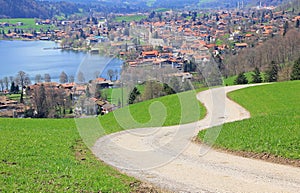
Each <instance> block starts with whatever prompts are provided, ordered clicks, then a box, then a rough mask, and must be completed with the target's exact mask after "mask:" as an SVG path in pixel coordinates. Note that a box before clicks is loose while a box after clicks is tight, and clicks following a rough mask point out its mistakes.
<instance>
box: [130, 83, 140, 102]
mask: <svg viewBox="0 0 300 193" xmlns="http://www.w3.org/2000/svg"><path fill="white" fill-rule="evenodd" d="M140 94H141V93H140V91H139V90H138V89H137V88H136V87H134V88H133V90H132V91H131V93H130V95H129V99H128V103H129V104H133V103H134V102H135V100H136V98H137V96H139V95H140Z"/></svg>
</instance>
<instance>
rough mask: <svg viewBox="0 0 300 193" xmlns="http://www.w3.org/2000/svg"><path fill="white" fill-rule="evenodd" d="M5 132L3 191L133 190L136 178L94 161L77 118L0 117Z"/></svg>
mask: <svg viewBox="0 0 300 193" xmlns="http://www.w3.org/2000/svg"><path fill="white" fill-rule="evenodd" d="M0 133H1V135H0V151H1V153H0V171H1V172H0V191H1V190H2V191H4V192H98V191H100V190H101V191H102V192H129V191H130V183H131V182H134V181H135V179H133V178H130V177H127V176H125V175H123V174H120V173H119V172H117V171H116V170H114V169H112V168H111V167H109V166H107V165H106V164H104V163H103V162H100V161H98V160H97V159H95V158H94V157H93V155H92V154H91V152H90V151H89V150H88V149H87V148H86V146H85V145H84V144H83V143H82V141H81V139H80V136H79V134H78V132H77V130H76V127H75V123H74V120H72V119H69V120H68V119H61V120H51V119H47V120H42V119H0Z"/></svg>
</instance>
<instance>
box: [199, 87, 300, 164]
mask: <svg viewBox="0 0 300 193" xmlns="http://www.w3.org/2000/svg"><path fill="white" fill-rule="evenodd" d="M299 96H300V81H293V82H282V83H275V84H270V85H263V86H257V87H251V88H247V89H242V90H238V91H235V92H232V93H229V97H230V98H231V99H233V100H234V101H236V102H238V103H239V104H241V105H242V106H243V107H245V108H246V109H247V110H249V111H250V113H251V118H250V119H248V120H244V121H237V122H233V123H227V124H224V125H223V127H222V130H221V133H220V135H219V137H218V138H217V140H216V142H215V144H214V146H215V147H217V148H225V149H230V150H235V151H237V150H238V151H248V152H254V153H267V154H271V155H274V156H279V157H283V158H290V159H300V145H299V141H300V119H299V117H300V109H299V106H300V100H299ZM204 136H205V131H201V132H200V133H199V135H198V137H199V138H200V139H204ZM204 141H205V140H204Z"/></svg>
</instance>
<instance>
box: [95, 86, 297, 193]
mask: <svg viewBox="0 0 300 193" xmlns="http://www.w3.org/2000/svg"><path fill="white" fill-rule="evenodd" d="M247 86H251V85H243V86H241V85H238V86H230V87H222V88H215V89H211V90H207V91H204V92H201V93H199V94H198V95H197V98H198V99H199V100H200V101H201V102H202V103H203V104H204V105H205V107H206V108H207V116H206V117H205V118H204V119H202V120H201V121H198V122H196V123H190V124H186V125H178V126H171V127H161V128H141V129H133V130H127V131H122V132H119V133H114V134H111V135H107V136H105V137H102V138H100V139H98V140H97V142H96V143H95V145H94V146H93V148H92V151H93V153H94V154H95V155H96V156H97V157H98V158H99V159H101V160H103V161H104V162H106V163H108V164H110V165H112V166H114V167H117V168H118V169H119V170H121V171H123V172H125V173H126V174H128V175H131V176H134V177H136V178H138V179H140V180H142V181H146V182H149V183H152V184H154V185H155V186H158V187H160V188H162V189H166V190H169V191H171V192H243V193H245V192H272V193H273V192H293V193H294V192H299V191H300V168H296V167H291V166H286V165H279V164H274V163H269V162H264V161H261V160H254V159H249V158H243V157H239V156H235V155H231V154H227V153H223V152H218V151H216V150H213V149H210V147H208V146H204V145H200V144H195V143H193V142H191V141H192V138H193V137H194V136H196V135H197V133H198V131H199V130H201V129H205V128H209V127H212V126H217V125H222V124H223V123H225V122H232V121H236V120H242V119H246V118H249V117H250V114H249V112H247V111H246V110H245V109H244V108H242V107H241V106H239V105H238V104H236V103H235V102H233V101H231V100H229V99H228V98H227V97H226V93H227V92H230V91H233V90H236V89H241V88H244V87H247ZM219 129H221V126H220V127H219ZM218 132H219V130H218V129H216V130H212V132H211V136H210V137H211V139H212V141H213V140H214V139H215V138H216V137H217V136H218Z"/></svg>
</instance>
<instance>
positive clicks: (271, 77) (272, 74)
mask: <svg viewBox="0 0 300 193" xmlns="http://www.w3.org/2000/svg"><path fill="white" fill-rule="evenodd" d="M278 71H279V69H278V65H277V64H275V62H274V61H272V62H271V69H270V70H269V71H268V72H267V75H268V81H269V82H277V80H278Z"/></svg>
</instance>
